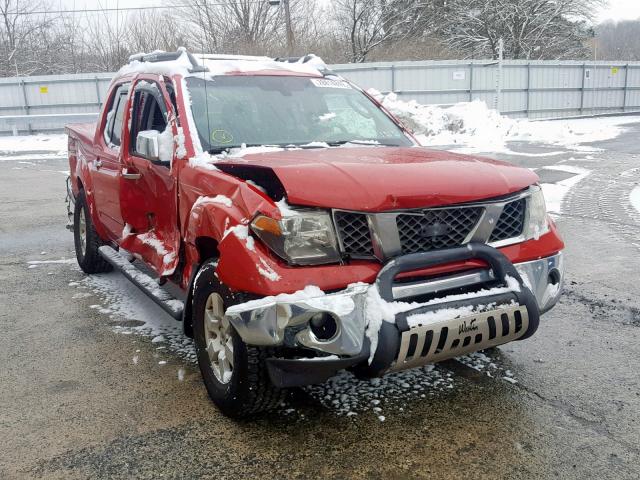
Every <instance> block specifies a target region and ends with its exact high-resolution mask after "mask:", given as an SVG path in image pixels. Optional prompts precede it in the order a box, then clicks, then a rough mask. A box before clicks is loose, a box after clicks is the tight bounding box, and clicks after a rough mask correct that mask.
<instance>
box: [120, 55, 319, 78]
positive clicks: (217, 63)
mask: <svg viewBox="0 0 640 480" xmlns="http://www.w3.org/2000/svg"><path fill="white" fill-rule="evenodd" d="M152 53H162V52H159V51H155V52H152ZM143 55H144V54H137V55H133V56H132V57H131V61H130V62H129V63H128V64H127V65H125V66H124V67H122V68H121V69H120V70H119V72H118V75H119V76H122V75H129V74H136V73H154V74H158V75H175V74H180V75H182V76H183V77H188V76H196V75H197V76H202V75H204V76H206V77H213V76H217V75H229V74H232V73H239V72H241V73H250V72H259V71H265V70H270V71H279V72H290V73H291V74H292V75H296V74H300V75H314V76H322V70H325V69H327V66H326V64H325V63H324V61H323V60H322V59H321V58H320V57H317V56H315V55H307V56H306V57H301V59H300V60H299V61H297V62H286V61H276V60H275V59H273V58H269V57H251V56H246V55H219V54H203V53H194V54H193V57H194V58H195V59H196V61H197V62H198V64H199V65H200V66H204V67H207V68H208V70H209V71H208V72H205V73H203V72H192V71H191V70H192V69H193V67H194V66H193V64H192V63H191V60H190V59H189V57H188V54H187V52H186V50H183V53H182V55H180V56H179V57H178V58H176V59H175V60H168V61H159V62H145V61H140V60H139V59H140V58H142V56H143ZM304 60H306V61H304Z"/></svg>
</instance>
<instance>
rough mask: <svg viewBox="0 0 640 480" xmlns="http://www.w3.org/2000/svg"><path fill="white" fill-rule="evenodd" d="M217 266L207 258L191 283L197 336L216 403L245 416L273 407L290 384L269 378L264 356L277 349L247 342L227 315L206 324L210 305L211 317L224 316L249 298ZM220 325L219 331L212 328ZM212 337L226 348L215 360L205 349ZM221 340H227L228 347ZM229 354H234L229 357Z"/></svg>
mask: <svg viewBox="0 0 640 480" xmlns="http://www.w3.org/2000/svg"><path fill="white" fill-rule="evenodd" d="M216 266H217V262H216V261H214V260H209V261H207V262H205V263H204V264H203V265H202V267H201V268H200V271H199V272H198V274H197V277H196V280H195V282H194V287H193V288H194V291H193V308H192V316H193V334H194V335H193V338H194V343H195V346H196V354H197V357H198V365H199V366H200V372H201V373H202V378H203V380H204V384H205V386H206V388H207V391H208V392H209V396H210V397H211V400H213V403H215V404H216V405H217V406H218V408H219V409H220V410H221V411H222V413H223V414H224V415H226V416H228V417H234V418H238V417H247V416H251V415H255V414H258V413H261V412H266V411H269V410H273V409H275V408H277V407H278V406H279V405H280V404H281V403H282V402H283V401H284V399H285V398H286V395H287V390H285V389H280V388H277V387H276V386H274V385H273V384H272V383H271V379H270V378H269V373H268V371H267V366H266V359H267V357H269V356H273V353H274V351H273V349H269V348H263V347H254V346H250V345H247V344H245V343H244V342H243V341H242V338H241V337H240V335H238V332H236V330H235V329H234V328H233V326H232V325H230V324H229V323H228V322H225V321H223V320H220V321H218V322H217V324H218V327H211V326H209V327H207V325H212V324H211V323H208V321H207V319H206V318H205V312H206V311H208V312H209V313H208V315H209V318H212V315H213V317H216V318H223V317H222V316H221V315H220V313H221V312H224V311H225V310H226V309H227V308H228V307H230V306H231V305H233V304H238V303H241V302H243V301H246V300H247V299H248V298H246V296H245V295H242V294H232V293H231V291H230V290H229V289H228V288H227V287H226V286H225V285H224V284H223V283H222V282H220V281H219V280H218V278H217V276H216V275H215V270H216ZM212 323H213V322H212ZM205 324H206V325H205ZM216 328H217V329H218V330H217V333H214V334H212V331H216ZM216 335H217V336H216ZM208 343H212V344H213V346H215V345H216V344H217V347H218V348H217V350H218V352H220V351H221V350H224V351H225V352H226V353H225V354H224V355H221V354H220V353H217V354H216V353H214V354H213V356H214V357H216V355H217V357H216V359H217V361H214V359H212V357H211V356H210V355H209V351H208V350H207V344H208ZM220 344H222V345H226V346H227V349H223V348H222V347H221V346H220ZM213 346H212V347H213ZM229 347H231V348H230V349H231V352H229ZM212 350H215V349H214V348H212ZM228 357H231V358H232V359H233V360H232V361H231V362H229V360H228ZM229 363H231V371H230V372H229V365H228V364H229Z"/></svg>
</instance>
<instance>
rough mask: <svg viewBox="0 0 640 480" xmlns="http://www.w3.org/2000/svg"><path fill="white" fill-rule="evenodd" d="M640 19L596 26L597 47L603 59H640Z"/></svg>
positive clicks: (599, 55)
mask: <svg viewBox="0 0 640 480" xmlns="http://www.w3.org/2000/svg"><path fill="white" fill-rule="evenodd" d="M638 39H640V19H639V20H626V21H622V22H617V23H614V22H606V23H603V24H601V25H599V26H598V27H597V28H596V38H595V42H596V48H597V49H598V52H599V53H598V57H599V58H601V59H603V60H623V61H638V60H640V42H639V41H638Z"/></svg>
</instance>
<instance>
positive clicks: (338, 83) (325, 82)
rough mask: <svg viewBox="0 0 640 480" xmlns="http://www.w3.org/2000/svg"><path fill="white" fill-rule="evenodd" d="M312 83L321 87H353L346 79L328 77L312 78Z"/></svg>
mask: <svg viewBox="0 0 640 480" xmlns="http://www.w3.org/2000/svg"><path fill="white" fill-rule="evenodd" d="M311 83H313V84H314V85H315V86H316V87H320V88H351V85H349V82H345V81H344V80H329V79H328V78H312V79H311Z"/></svg>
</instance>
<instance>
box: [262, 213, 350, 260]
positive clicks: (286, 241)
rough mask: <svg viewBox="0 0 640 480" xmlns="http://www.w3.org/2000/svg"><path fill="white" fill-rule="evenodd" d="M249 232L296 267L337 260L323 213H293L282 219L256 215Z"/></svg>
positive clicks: (333, 237)
mask: <svg viewBox="0 0 640 480" xmlns="http://www.w3.org/2000/svg"><path fill="white" fill-rule="evenodd" d="M251 230H252V231H253V233H255V235H256V236H257V237H258V238H259V239H260V240H262V241H263V242H264V243H265V244H266V245H267V246H268V247H269V248H270V249H271V250H272V251H273V252H274V253H275V254H276V255H278V256H279V257H281V258H282V259H284V260H286V261H287V262H289V263H292V264H295V265H316V264H322V263H335V262H338V261H340V252H339V250H338V242H337V239H336V234H335V231H334V229H333V222H332V221H331V215H330V214H329V213H328V212H324V211H322V210H296V211H295V213H294V214H293V215H288V216H285V217H284V218H283V219H282V220H274V219H273V218H271V217H267V216H266V215H258V216H257V217H255V218H254V219H253V221H252V222H251Z"/></svg>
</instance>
